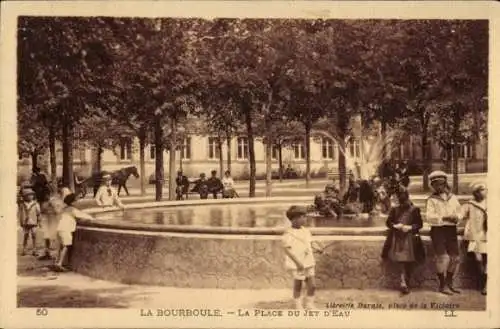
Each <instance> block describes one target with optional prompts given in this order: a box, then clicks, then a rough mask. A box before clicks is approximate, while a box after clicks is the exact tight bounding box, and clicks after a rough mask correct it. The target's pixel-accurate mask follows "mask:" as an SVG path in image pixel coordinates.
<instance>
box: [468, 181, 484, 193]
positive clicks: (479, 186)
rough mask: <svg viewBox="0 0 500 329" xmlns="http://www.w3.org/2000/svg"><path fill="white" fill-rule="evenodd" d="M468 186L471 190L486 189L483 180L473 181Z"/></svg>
mask: <svg viewBox="0 0 500 329" xmlns="http://www.w3.org/2000/svg"><path fill="white" fill-rule="evenodd" d="M470 188H471V190H472V192H476V191H478V190H483V189H486V183H484V182H473V183H471V184H470Z"/></svg>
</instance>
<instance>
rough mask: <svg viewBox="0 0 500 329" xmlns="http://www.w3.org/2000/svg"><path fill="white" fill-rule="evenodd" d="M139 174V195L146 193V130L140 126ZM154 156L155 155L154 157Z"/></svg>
mask: <svg viewBox="0 0 500 329" xmlns="http://www.w3.org/2000/svg"><path fill="white" fill-rule="evenodd" d="M138 137H139V175H140V176H141V177H140V180H141V195H142V196H144V195H146V156H145V148H146V132H145V129H144V128H141V130H140V132H139V136H138ZM155 158H156V157H155Z"/></svg>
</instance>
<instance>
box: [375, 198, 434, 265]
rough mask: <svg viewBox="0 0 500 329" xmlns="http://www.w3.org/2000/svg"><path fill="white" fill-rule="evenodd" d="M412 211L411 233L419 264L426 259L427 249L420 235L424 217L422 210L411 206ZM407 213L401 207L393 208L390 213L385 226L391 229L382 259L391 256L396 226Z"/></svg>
mask: <svg viewBox="0 0 500 329" xmlns="http://www.w3.org/2000/svg"><path fill="white" fill-rule="evenodd" d="M411 207H412V210H411V212H410V217H411V221H410V224H409V225H411V226H412V230H411V233H412V234H413V249H414V252H415V258H416V260H417V262H421V261H423V260H424V259H425V249H424V245H423V243H422V239H421V238H420V235H419V234H418V233H419V231H420V229H421V228H422V226H423V222H422V216H421V214H420V209H419V208H417V207H414V206H411ZM403 211H405V209H403V208H401V207H395V208H391V210H390V211H389V216H388V217H387V220H386V222H385V225H386V226H387V227H388V228H389V231H388V233H387V238H386V239H385V243H384V247H383V248H382V258H384V259H386V258H388V256H389V250H390V249H391V247H392V241H393V235H394V234H396V232H397V231H398V230H397V229H395V228H394V226H393V225H394V224H397V223H398V222H399V220H398V219H399V216H400V215H401V214H402V213H403Z"/></svg>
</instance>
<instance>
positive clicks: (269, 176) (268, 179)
mask: <svg viewBox="0 0 500 329" xmlns="http://www.w3.org/2000/svg"><path fill="white" fill-rule="evenodd" d="M270 125H271V122H270V121H269V120H266V131H270V130H271V128H270ZM268 137H269V136H268ZM272 152H273V145H272V143H271V138H268V139H267V141H266V197H270V196H271V190H272V179H273V178H272V172H273V158H272V155H273V154H272Z"/></svg>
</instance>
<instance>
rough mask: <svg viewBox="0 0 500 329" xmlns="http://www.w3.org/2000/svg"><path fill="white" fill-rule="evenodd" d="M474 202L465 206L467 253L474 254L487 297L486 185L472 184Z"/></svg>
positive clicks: (482, 291)
mask: <svg viewBox="0 0 500 329" xmlns="http://www.w3.org/2000/svg"><path fill="white" fill-rule="evenodd" d="M472 196H473V197H474V199H473V200H471V201H469V202H468V203H466V204H465V205H464V206H463V211H464V220H466V221H467V222H466V224H465V231H464V240H466V241H468V246H467V251H468V252H470V253H473V254H474V258H475V259H476V263H477V265H478V268H479V275H480V277H479V285H480V289H481V293H482V294H483V295H486V281H487V274H486V266H487V257H486V256H487V252H486V236H487V233H486V232H487V225H486V223H487V218H488V216H487V212H486V209H487V208H486V184H484V183H475V184H472Z"/></svg>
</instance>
